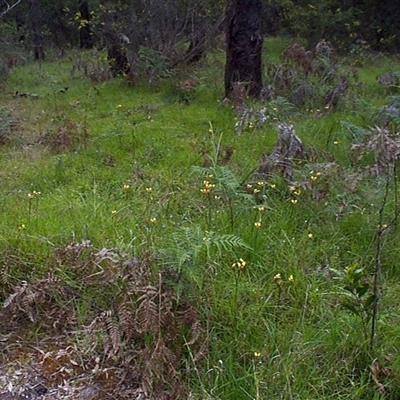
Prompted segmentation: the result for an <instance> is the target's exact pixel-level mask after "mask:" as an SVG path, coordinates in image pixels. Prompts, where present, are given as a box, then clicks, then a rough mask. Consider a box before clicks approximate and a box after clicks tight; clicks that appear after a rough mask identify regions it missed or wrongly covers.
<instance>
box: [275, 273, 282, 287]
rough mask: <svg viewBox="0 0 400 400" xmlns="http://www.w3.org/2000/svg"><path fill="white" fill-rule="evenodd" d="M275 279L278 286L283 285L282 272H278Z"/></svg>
mask: <svg viewBox="0 0 400 400" xmlns="http://www.w3.org/2000/svg"><path fill="white" fill-rule="evenodd" d="M274 281H275V283H276V284H277V285H278V286H281V285H282V284H283V279H282V276H281V274H276V275H275V276H274Z"/></svg>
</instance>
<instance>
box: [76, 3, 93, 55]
mask: <svg viewBox="0 0 400 400" xmlns="http://www.w3.org/2000/svg"><path fill="white" fill-rule="evenodd" d="M79 14H80V24H79V28H80V30H79V42H80V48H81V49H91V48H92V47H93V39H92V29H91V26H90V20H91V15H90V11H89V4H88V2H87V1H86V0H84V1H81V2H80V3H79Z"/></svg>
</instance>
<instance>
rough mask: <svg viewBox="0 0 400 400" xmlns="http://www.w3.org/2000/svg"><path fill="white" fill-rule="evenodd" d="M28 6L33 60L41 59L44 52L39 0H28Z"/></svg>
mask: <svg viewBox="0 0 400 400" xmlns="http://www.w3.org/2000/svg"><path fill="white" fill-rule="evenodd" d="M30 6H31V7H30V14H31V29H32V42H33V55H34V58H35V60H39V61H43V60H44V59H45V54H44V49H43V35H42V22H41V18H42V13H41V10H40V3H39V0H30Z"/></svg>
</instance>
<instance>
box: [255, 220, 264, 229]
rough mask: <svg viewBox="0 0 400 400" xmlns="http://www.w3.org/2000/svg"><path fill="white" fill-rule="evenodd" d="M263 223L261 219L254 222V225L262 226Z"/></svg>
mask: <svg viewBox="0 0 400 400" xmlns="http://www.w3.org/2000/svg"><path fill="white" fill-rule="evenodd" d="M261 225H262V222H261V221H258V222H254V226H255V227H256V228H261Z"/></svg>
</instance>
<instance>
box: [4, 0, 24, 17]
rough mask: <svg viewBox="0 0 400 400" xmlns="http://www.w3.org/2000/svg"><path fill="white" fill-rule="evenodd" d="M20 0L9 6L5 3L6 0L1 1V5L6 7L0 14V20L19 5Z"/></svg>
mask: <svg viewBox="0 0 400 400" xmlns="http://www.w3.org/2000/svg"><path fill="white" fill-rule="evenodd" d="M21 1H22V0H17V1H16V2H15V3H14V4H12V5H10V4H8V3H7V1H6V0H3V3H5V5H6V7H7V8H6V9H5V10H4V11H1V12H0V18H1V17H3V16H4V15H6V14H7V13H8V12H9V11H11V10H12V9H13V8H14V7H15V6H17V5H18V4H19V3H21Z"/></svg>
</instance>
